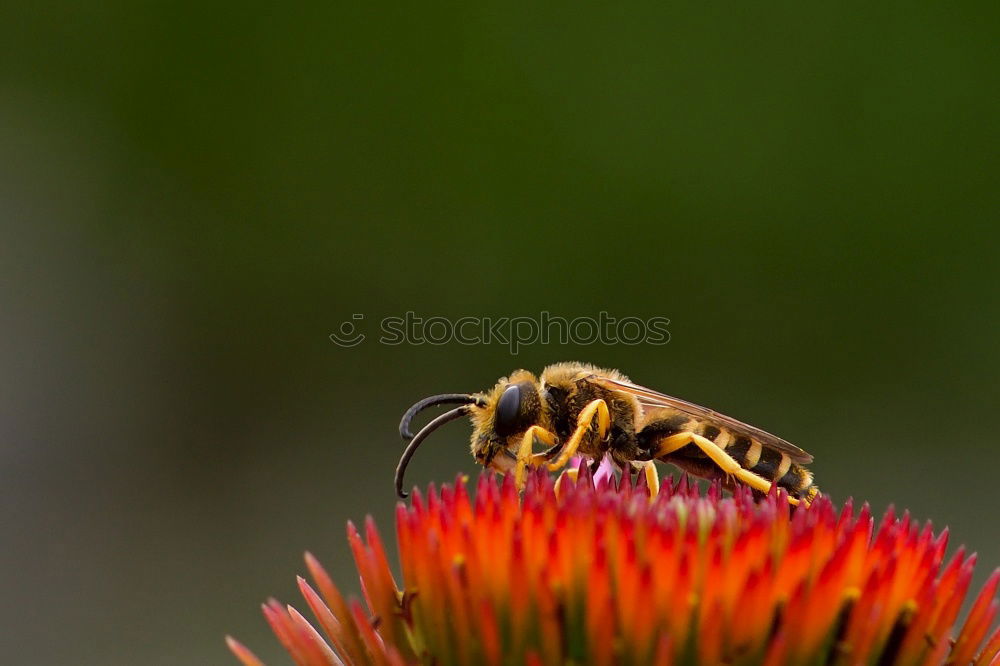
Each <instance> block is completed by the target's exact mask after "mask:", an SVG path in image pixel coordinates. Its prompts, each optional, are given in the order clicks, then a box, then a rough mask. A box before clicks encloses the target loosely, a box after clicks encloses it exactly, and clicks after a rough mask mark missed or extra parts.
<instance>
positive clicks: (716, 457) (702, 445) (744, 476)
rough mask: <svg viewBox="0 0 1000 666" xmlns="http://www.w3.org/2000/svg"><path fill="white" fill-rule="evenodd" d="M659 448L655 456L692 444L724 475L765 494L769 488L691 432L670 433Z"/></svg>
mask: <svg viewBox="0 0 1000 666" xmlns="http://www.w3.org/2000/svg"><path fill="white" fill-rule="evenodd" d="M659 444H660V446H659V449H657V452H656V454H655V457H656V458H659V457H661V456H665V455H667V454H669V453H673V452H674V451H677V450H679V449H682V448H684V447H685V446H687V445H688V444H694V445H695V446H697V447H698V448H699V449H701V451H702V453H704V454H705V455H706V456H708V458H709V460H711V461H712V462H713V463H715V465H716V466H718V468H719V469H721V470H722V471H723V472H724V473H725V474H726V475H728V476H731V477H733V478H735V479H736V480H737V481H739V482H740V483H743V484H746V485H748V486H750V487H751V488H753V489H754V490H759V491H760V492H762V493H764V494H767V493H768V492H770V490H771V482H770V481H768V480H767V479H764V478H763V477H760V476H757V475H756V474H754V473H753V472H751V471H749V470H746V469H743V468H742V467H741V466H740V464H739V463H738V462H736V460H734V459H733V457H732V456H731V455H729V454H728V453H726V452H725V451H724V450H723V449H722V448H721V447H720V446H719V445H718V444H716V443H715V442H713V441H712V440H710V439H708V438H707V437H702V436H701V435H697V434H695V433H693V432H680V433H677V434H676V435H670V436H669V437H665V438H663V439H662V440H660V443H659ZM788 501H789V503H791V504H798V503H799V500H797V499H795V498H794V497H789V498H788Z"/></svg>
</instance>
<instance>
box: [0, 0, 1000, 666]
mask: <svg viewBox="0 0 1000 666" xmlns="http://www.w3.org/2000/svg"><path fill="white" fill-rule="evenodd" d="M875 5H876V6H872V4H871V3H843V4H841V3H806V4H801V3H791V2H789V3H771V4H767V6H760V5H752V6H748V4H747V3H744V4H742V5H741V4H737V3H733V4H723V3H685V4H680V3H627V4H623V5H614V4H611V3H603V4H595V5H590V6H584V5H579V4H577V3H552V4H548V5H536V4H535V3H524V4H520V5H517V4H515V5H512V4H508V3H474V4H471V5H466V4H464V3H452V4H441V5H437V4H434V5H420V6H417V5H400V4H386V5H376V4H365V3H355V4H351V5H346V4H344V3H306V4H299V5H297V6H294V7H290V6H277V5H271V4H267V3H250V4H247V3H242V4H235V3H225V4H223V3H176V2H148V3H140V4H136V3H125V2H106V3H89V4H82V5H81V4H77V3H62V2H58V1H57V2H51V3H34V4H29V3H11V4H10V5H5V6H4V7H3V9H0V220H2V224H3V243H2V246H0V316H2V324H3V334H2V336H0V364H2V365H0V367H2V373H3V377H4V381H3V382H2V387H0V395H2V398H0V409H2V413H0V517H2V521H3V534H4V537H3V549H2V553H0V577H2V587H0V589H2V590H3V593H4V604H3V609H2V610H0V627H2V629H0V632H2V634H0V645H2V646H3V648H2V650H3V652H4V659H3V660H4V662H5V663H16V664H56V663H69V662H73V663H82V664H132V663H155V664H178V663H199V664H214V663H221V664H225V663H232V660H231V659H229V657H228V655H227V654H226V653H225V649H224V647H223V643H222V636H223V634H225V633H233V634H235V635H237V636H239V637H240V638H242V639H244V640H245V641H246V642H247V643H248V644H250V645H251V646H252V647H253V648H255V649H256V650H257V651H258V653H259V654H260V655H261V656H262V657H265V658H266V659H268V660H270V661H271V662H272V663H287V660H285V659H284V658H281V659H278V658H277V657H278V652H279V651H278V648H277V644H276V641H274V640H273V639H272V638H271V637H270V635H269V633H268V631H267V629H266V627H265V624H264V621H263V619H262V618H261V617H260V615H259V613H258V610H257V604H258V603H259V602H260V601H262V600H263V599H264V598H265V597H266V596H268V595H270V594H274V595H276V596H278V597H279V598H281V599H282V600H284V601H296V602H297V599H298V595H297V593H296V591H295V585H294V575H295V574H296V573H298V572H301V571H302V570H303V565H302V563H301V553H302V551H303V550H305V549H307V548H308V549H311V550H312V551H314V552H315V553H317V554H318V555H319V556H320V557H321V558H322V559H323V560H324V561H325V562H326V563H327V564H328V565H329V567H330V569H331V570H333V572H334V574H335V576H336V578H338V579H339V580H340V581H342V582H344V583H345V586H346V587H348V588H349V589H352V590H357V583H356V579H355V578H354V574H353V569H352V567H351V565H350V562H349V554H348V550H347V548H346V545H345V543H344V538H343V532H344V530H343V526H344V523H345V521H346V520H348V519H354V520H359V519H362V518H363V517H364V515H365V514H366V513H372V514H374V515H375V516H376V517H377V519H378V520H379V521H380V523H381V525H382V527H383V530H384V531H386V532H390V533H391V525H392V522H391V512H392V508H393V506H394V503H395V499H394V497H393V494H392V488H391V479H392V472H393V468H394V466H395V463H396V460H397V457H398V455H399V453H400V450H401V443H400V441H399V439H398V436H397V434H396V424H397V422H398V418H399V415H400V414H401V412H402V411H403V410H404V409H405V408H406V407H407V406H408V405H409V404H410V403H411V402H413V401H414V400H416V399H417V398H420V397H423V396H425V395H428V394H432V393H438V392H445V391H471V390H478V389H481V388H486V387H488V386H490V385H492V383H493V382H494V381H495V380H496V378H497V377H498V376H500V375H502V374H505V373H507V372H508V371H510V370H511V369H513V368H515V367H527V368H530V369H535V370H537V369H540V368H541V367H542V366H544V365H545V364H547V363H550V362H553V361H558V360H574V359H580V360H587V361H591V362H594V363H597V364H602V365H609V366H613V367H619V368H621V369H622V370H623V371H624V372H626V373H628V374H629V375H631V376H632V378H633V379H635V380H637V381H640V382H641V383H644V384H647V385H651V386H653V387H657V388H660V389H662V390H664V391H666V392H669V393H673V394H676V395H680V396H683V397H686V398H688V399H691V400H694V401H697V402H701V403H704V404H708V405H711V406H713V407H715V408H717V409H719V410H721V411H724V412H727V413H731V414H733V415H734V416H737V417H739V418H742V419H744V420H747V421H749V422H751V423H754V424H757V425H760V426H762V427H765V428H767V429H768V430H772V431H774V432H776V433H779V434H781V435H782V436H784V437H786V438H787V439H790V440H792V441H794V442H796V443H798V444H800V445H801V446H803V447H804V448H806V449H807V450H809V451H810V452H812V453H813V454H814V455H815V456H816V462H815V464H814V466H813V469H814V470H815V472H816V474H817V476H818V479H819V481H820V483H821V485H822V487H823V489H824V490H826V491H828V492H829V493H830V494H832V495H833V496H834V497H835V498H836V499H838V500H842V499H843V498H845V497H847V496H854V497H856V498H859V499H867V500H870V501H871V502H872V505H873V507H874V508H875V510H876V511H877V512H882V511H883V510H884V509H885V508H886V507H887V506H888V505H889V504H890V503H891V502H895V503H896V504H897V506H899V507H904V508H909V509H910V510H911V511H912V512H913V513H914V514H915V515H916V516H917V517H919V518H921V519H932V520H933V521H934V523H935V525H938V526H943V525H946V524H947V525H950V526H951V527H952V533H953V542H952V543H953V544H957V543H966V544H968V546H969V547H970V548H971V549H973V550H976V551H979V553H980V557H981V564H980V567H979V573H978V580H980V581H981V580H982V579H983V578H984V576H985V573H986V572H987V571H989V570H991V569H992V568H993V567H994V566H996V565H998V564H1000V530H998V528H997V510H998V509H1000V500H998V499H997V493H996V486H997V471H996V470H997V468H998V466H1000V448H998V445H1000V438H998V436H997V434H996V424H995V423H994V419H995V417H996V414H997V400H998V397H1000V395H998V390H997V377H998V373H1000V350H998V346H997V329H998V324H1000V304H998V299H997V291H998V285H1000V280H998V279H1000V268H998V266H997V262H996V246H997V242H998V240H1000V233H998V230H997V221H998V212H1000V205H998V204H1000V201H998V196H997V191H998V188H997V183H996V176H997V173H998V159H997V156H998V154H1000V153H998V141H997V139H998V130H997V118H998V117H1000V113H998V111H1000V109H998V105H997V103H996V96H995V92H996V71H997V64H998V59H997V48H996V35H997V32H998V30H997V29H998V21H997V19H998V13H1000V12H998V8H1000V5H998V4H997V3H995V2H993V3H985V2H979V3H958V4H949V5H948V6H935V5H934V4H932V3H914V4H904V3H875ZM601 310H605V311H607V312H609V313H610V314H611V315H613V316H616V317H625V316H637V317H641V318H647V317H653V316H661V317H669V318H670V321H671V323H670V327H669V328H670V333H671V341H670V343H669V344H667V345H665V346H650V345H639V346H624V345H612V346H607V345H586V346H563V345H559V344H548V345H527V346H526V347H525V348H524V349H523V350H522V351H521V353H520V354H518V355H517V356H512V355H511V354H510V352H509V350H508V349H507V347H506V346H505V345H503V344H490V345H479V346H461V345H445V346H433V345H422V346H421V345H402V346H386V345H381V344H378V342H377V341H376V340H375V339H374V338H375V337H377V331H376V330H372V329H375V328H376V327H377V322H378V321H379V319H381V318H382V317H385V316H398V315H402V314H403V313H404V312H406V311H413V312H415V313H416V314H417V315H419V316H431V315H440V316H445V317H451V318H457V317H460V316H489V317H500V316H528V317H537V316H538V314H539V313H540V312H541V311H548V312H551V313H552V314H553V315H558V316H563V317H569V318H571V317H577V316H595V315H596V314H597V312H599V311H601ZM355 313H358V314H363V315H364V316H365V320H364V321H363V322H362V328H364V327H368V329H369V330H367V331H365V332H366V333H368V334H369V338H368V340H366V341H365V342H364V343H362V344H361V345H358V346H357V347H354V348H342V347H338V346H336V345H334V344H333V343H332V342H331V341H330V340H329V339H328V335H329V334H330V333H332V332H334V331H336V330H337V329H338V327H339V326H340V324H341V323H342V322H344V321H349V320H351V317H352V315H353V314H355ZM373 333H374V334H376V335H374V336H373V335H372V334H373ZM467 437H468V428H467V427H466V426H461V425H457V424H455V425H451V426H449V427H448V428H447V430H446V431H442V432H441V433H440V434H439V435H437V436H436V437H435V439H434V440H432V442H431V445H429V446H428V447H426V449H425V450H423V451H422V453H421V455H419V456H418V457H417V458H416V459H415V461H414V464H413V465H412V466H411V470H410V477H409V481H411V482H414V483H420V484H424V483H427V482H429V481H431V480H447V479H451V478H452V477H453V476H454V475H455V473H456V472H458V471H460V470H464V471H467V472H474V464H473V461H472V459H471V457H470V456H469V455H468V452H467V448H466V447H467ZM664 471H665V472H666V469H665V470H664Z"/></svg>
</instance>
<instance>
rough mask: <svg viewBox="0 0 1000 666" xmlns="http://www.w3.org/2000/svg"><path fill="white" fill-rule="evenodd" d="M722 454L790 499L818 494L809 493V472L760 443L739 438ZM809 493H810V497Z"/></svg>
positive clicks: (810, 484) (787, 457) (811, 480)
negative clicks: (790, 496) (774, 486)
mask: <svg viewBox="0 0 1000 666" xmlns="http://www.w3.org/2000/svg"><path fill="white" fill-rule="evenodd" d="M726 453H728V454H729V455H731V456H732V457H733V459H734V460H735V461H736V462H738V463H739V464H740V466H741V467H743V468H744V469H746V470H749V471H751V472H753V473H754V474H756V475H757V476H759V477H761V478H762V479H765V480H766V481H769V482H771V483H776V484H778V485H779V486H780V487H782V488H784V489H785V490H787V491H788V494H789V495H792V496H793V497H800V496H803V495H805V496H806V497H807V499H810V498H811V497H812V496H814V495H815V494H816V492H818V491H815V490H813V489H814V488H815V486H813V484H812V482H813V476H812V473H811V472H810V471H809V470H807V469H806V468H804V467H802V466H801V465H799V464H797V463H795V462H793V461H792V459H791V458H790V457H789V456H788V454H787V453H783V452H781V451H777V450H775V449H771V448H767V447H765V446H761V444H760V442H756V441H754V440H752V439H750V438H749V437H742V436H737V437H735V438H734V440H733V442H732V444H730V445H729V447H728V448H727V449H726ZM811 490H813V492H812V493H811V494H810V492H809V491H811Z"/></svg>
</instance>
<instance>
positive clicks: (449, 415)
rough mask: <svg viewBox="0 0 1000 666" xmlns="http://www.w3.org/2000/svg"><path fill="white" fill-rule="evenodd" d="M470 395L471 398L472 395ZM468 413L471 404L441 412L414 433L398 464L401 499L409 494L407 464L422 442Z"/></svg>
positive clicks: (397, 484)
mask: <svg viewBox="0 0 1000 666" xmlns="http://www.w3.org/2000/svg"><path fill="white" fill-rule="evenodd" d="M435 397H440V396H435ZM469 397H470V398H471V396H469ZM470 402H471V400H470ZM417 404H419V403H417ZM468 413H469V406H468V405H462V406H461V407H456V408H455V409H452V410H451V411H447V412H445V413H444V414H441V415H440V416H438V417H437V418H435V419H434V420H433V421H431V422H430V423H428V424H427V425H425V426H424V427H423V428H422V429H421V430H420V432H418V433H417V434H416V435H414V437H413V439H411V440H410V443H409V444H407V445H406V450H404V451H403V455H402V457H400V459H399V464H398V465H396V495H398V496H399V498H400V499H406V496H407V494H406V493H404V492H403V474H405V473H406V465H407V464H408V463H409V462H410V458H412V457H413V454H414V453H416V452H417V447H418V446H420V443H421V442H423V441H424V440H425V439H427V436H428V435H430V434H431V433H432V432H434V431H435V430H437V429H438V428H440V427H441V426H443V425H444V424H445V423H448V422H449V421H454V420H455V419H460V418H462V417H463V416H465V415H466V414H468Z"/></svg>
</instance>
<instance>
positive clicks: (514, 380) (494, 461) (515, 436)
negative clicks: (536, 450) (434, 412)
mask: <svg viewBox="0 0 1000 666" xmlns="http://www.w3.org/2000/svg"><path fill="white" fill-rule="evenodd" d="M538 386H539V385H538V380H537V379H536V378H535V376H534V375H533V374H531V373H530V372H527V371H525V370H518V371H517V372H515V373H513V374H511V376H510V377H504V378H502V379H501V380H500V381H499V382H497V385H496V386H494V387H493V389H492V390H490V391H489V392H488V393H476V394H469V393H443V394H441V395H432V396H431V397H429V398H424V399H423V400H420V401H419V402H417V403H416V404H414V405H413V406H412V407H410V408H409V409H408V410H406V413H405V414H403V419H402V421H400V423H399V434H400V436H402V438H403V439H406V440H409V444H407V446H406V449H405V450H404V451H403V455H402V457H401V458H400V459H399V464H398V465H397V466H396V494H397V495H399V497H401V498H405V497H406V493H405V492H403V474H404V473H405V472H406V466H407V464H409V462H410V458H412V457H413V454H414V453H416V451H417V447H419V446H420V444H421V443H422V442H423V441H424V440H425V439H427V436H428V435H430V434H431V433H432V432H434V431H435V430H437V429H438V428H440V427H441V426H442V425H444V424H445V423H448V422H449V421H454V420H455V419H459V418H462V417H463V416H466V415H468V416H471V417H472V424H473V431H472V455H473V457H475V459H476V462H478V463H479V464H480V465H482V466H483V467H490V468H492V469H495V470H496V471H498V472H506V471H509V470H511V469H513V468H514V463H515V462H516V457H515V454H514V451H513V450H512V449H514V448H516V447H517V445H518V443H519V438H520V436H521V435H523V434H524V432H525V431H526V430H527V429H528V428H530V427H531V426H533V425H535V424H536V423H539V420H540V419H541V418H542V416H543V412H542V401H541V398H540V396H539V390H538ZM446 404H458V405H460V406H459V407H456V408H455V409H452V410H450V411H447V412H445V413H443V414H441V415H439V416H438V417H437V418H435V419H433V420H432V421H430V422H429V423H428V424H427V425H425V426H424V427H423V428H422V429H421V430H420V432H418V433H417V434H416V435H414V434H413V433H412V432H411V431H410V424H411V423H412V421H413V419H414V417H416V415H417V414H419V413H420V412H421V411H423V410H425V409H427V408H428V407H434V406H437V405H446Z"/></svg>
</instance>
